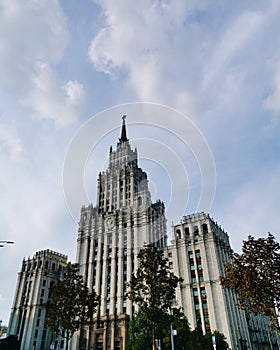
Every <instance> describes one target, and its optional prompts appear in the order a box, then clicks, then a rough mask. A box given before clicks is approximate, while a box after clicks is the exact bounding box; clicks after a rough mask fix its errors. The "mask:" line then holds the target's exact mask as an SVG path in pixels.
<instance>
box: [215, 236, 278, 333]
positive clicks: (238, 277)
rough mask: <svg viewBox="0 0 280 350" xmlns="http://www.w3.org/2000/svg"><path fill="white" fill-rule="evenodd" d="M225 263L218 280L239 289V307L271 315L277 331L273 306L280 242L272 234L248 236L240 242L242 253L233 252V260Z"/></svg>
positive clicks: (274, 304)
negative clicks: (223, 270)
mask: <svg viewBox="0 0 280 350" xmlns="http://www.w3.org/2000/svg"><path fill="white" fill-rule="evenodd" d="M224 267H225V277H221V284H222V286H223V287H225V288H232V289H235V290H236V291H237V292H238V296H239V298H238V305H239V307H240V308H242V309H244V310H245V311H246V312H247V313H249V312H253V313H255V314H256V313H262V314H264V315H266V316H268V317H270V319H271V322H272V326H273V328H275V329H277V330H278V331H279V324H278V319H277V314H276V311H275V310H280V245H279V243H278V242H277V241H276V240H275V238H274V236H273V235H272V234H270V233H269V234H268V237H267V238H259V239H255V238H254V237H252V236H249V237H248V240H247V241H244V242H243V247H242V254H241V255H239V254H237V253H234V254H233V255H232V263H226V264H225V266H224Z"/></svg>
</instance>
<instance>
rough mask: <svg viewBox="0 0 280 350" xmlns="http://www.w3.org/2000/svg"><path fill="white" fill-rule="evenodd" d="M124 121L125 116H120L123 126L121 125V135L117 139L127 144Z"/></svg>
mask: <svg viewBox="0 0 280 350" xmlns="http://www.w3.org/2000/svg"><path fill="white" fill-rule="evenodd" d="M125 119H126V115H123V116H122V120H123V124H122V133H121V137H120V139H119V141H120V142H127V141H128V138H127V136H126V126H125Z"/></svg>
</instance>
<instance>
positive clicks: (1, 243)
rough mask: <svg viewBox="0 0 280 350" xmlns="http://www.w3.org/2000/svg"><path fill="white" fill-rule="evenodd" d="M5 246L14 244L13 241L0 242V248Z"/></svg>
mask: <svg viewBox="0 0 280 350" xmlns="http://www.w3.org/2000/svg"><path fill="white" fill-rule="evenodd" d="M5 244H14V242H13V241H0V248H3V247H4V245H5Z"/></svg>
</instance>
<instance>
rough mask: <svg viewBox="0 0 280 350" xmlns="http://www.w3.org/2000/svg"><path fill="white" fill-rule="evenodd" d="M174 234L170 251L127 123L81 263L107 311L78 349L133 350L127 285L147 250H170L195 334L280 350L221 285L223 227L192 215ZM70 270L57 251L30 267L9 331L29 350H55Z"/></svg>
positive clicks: (234, 345) (243, 348)
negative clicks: (54, 288) (54, 318)
mask: <svg viewBox="0 0 280 350" xmlns="http://www.w3.org/2000/svg"><path fill="white" fill-rule="evenodd" d="M172 232H173V237H172V240H171V242H170V245H168V242H167V235H166V218H165V207H164V203H163V202H161V201H157V202H155V203H153V202H152V201H151V194H150V191H149V187H148V178H147V174H146V173H145V172H144V171H143V170H142V169H141V168H140V167H139V166H138V158H137V150H136V149H135V150H132V149H131V146H130V144H129V140H128V138H127V135H126V125H125V117H123V125H122V130H121V137H120V138H119V141H118V143H117V146H116V149H115V150H113V148H112V147H110V149H109V164H108V168H107V169H106V170H105V171H103V172H102V173H100V174H99V176H98V187H97V200H96V205H95V206H93V205H92V204H90V205H88V206H83V207H82V208H81V215H80V221H79V229H78V239H77V257H76V262H77V263H78V265H79V269H80V274H81V275H82V276H83V278H84V281H85V283H86V284H87V286H88V288H89V289H90V290H94V291H95V292H96V293H97V294H98V295H99V296H100V305H99V306H98V309H97V312H96V314H95V315H94V319H93V322H92V323H91V324H86V325H84V327H83V328H82V329H80V330H79V332H77V334H76V335H75V336H74V337H73V338H72V340H71V350H78V349H79V350H101V349H102V350H125V347H126V342H127V337H128V323H129V319H130V317H131V316H132V315H133V313H134V312H135V311H136V310H135V306H134V305H133V304H132V302H131V301H130V300H129V299H128V298H127V283H128V282H129V281H130V278H131V274H132V273H133V272H134V271H136V269H137V267H138V260H137V254H138V252H139V249H140V248H142V247H143V246H144V244H145V243H154V244H155V245H157V246H158V247H159V248H161V249H163V251H164V253H165V254H166V257H168V259H169V267H170V269H172V271H173V272H174V273H175V275H177V276H178V277H182V278H183V282H182V283H181V284H180V285H179V286H178V288H177V290H176V301H177V303H178V305H179V306H182V307H183V310H184V313H185V315H186V316H187V318H188V321H189V323H190V326H191V328H193V329H194V328H196V327H199V328H201V329H202V331H203V332H207V331H210V330H211V331H214V330H217V331H219V332H221V333H223V334H224V335H225V337H226V338H227V342H228V344H229V347H230V349H231V350H263V349H270V350H275V349H278V348H279V347H278V345H277V341H278V342H279V337H278V336H277V334H276V333H273V332H271V331H270V330H269V328H268V320H267V319H266V318H265V317H263V316H261V315H258V316H257V317H256V316H253V315H250V316H249V317H246V316H245V314H244V312H243V311H241V310H239V309H238V308H237V306H236V304H237V296H236V293H235V292H234V291H232V290H227V289H223V288H222V287H221V285H220V283H219V277H220V276H221V275H223V274H224V268H223V264H224V262H226V261H230V254H231V253H232V249H231V247H230V243H229V237H228V234H227V233H226V232H225V231H224V230H223V229H222V228H221V226H220V225H218V224H217V222H215V221H214V220H213V219H212V218H211V217H210V216H209V215H208V214H205V213H196V214H193V215H187V216H184V217H183V219H182V220H181V222H180V223H179V224H177V225H173V227H172ZM66 263H67V257H66V256H65V255H61V254H58V253H55V252H52V251H50V250H45V251H41V252H38V253H36V254H35V256H34V257H33V258H28V259H27V260H23V264H22V269H21V272H20V273H19V276H18V283H17V288H16V293H15V299H14V303H13V308H12V313H11V318H10V324H9V331H8V332H9V334H16V335H17V336H18V338H19V340H20V341H21V350H25V349H35V350H39V349H40V350H43V349H49V348H50V345H51V343H52V341H53V340H52V338H51V335H50V333H49V331H48V330H47V329H46V328H45V327H44V320H45V310H44V308H43V306H42V304H43V303H44V302H45V301H46V300H47V298H48V289H49V287H50V285H51V283H52V282H53V281H56V280H57V279H59V278H61V277H62V272H63V266H65V264H66ZM55 348H56V345H55ZM60 349H63V344H60Z"/></svg>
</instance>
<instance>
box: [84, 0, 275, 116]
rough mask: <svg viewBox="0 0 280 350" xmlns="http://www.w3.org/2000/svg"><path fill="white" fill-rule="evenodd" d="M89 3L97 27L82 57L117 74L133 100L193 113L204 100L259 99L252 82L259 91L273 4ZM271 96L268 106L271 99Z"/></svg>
mask: <svg viewBox="0 0 280 350" xmlns="http://www.w3.org/2000/svg"><path fill="white" fill-rule="evenodd" d="M96 2H97V3H98V4H99V6H100V7H101V9H102V12H103V15H104V25H103V27H102V28H101V29H100V30H99V32H98V33H97V34H96V35H95V37H94V38H93V40H92V42H91V45H90V48H89V57H90V60H91V62H92V63H93V65H94V67H95V69H97V70H98V71H101V72H104V73H105V74H108V75H109V76H111V77H112V78H113V79H125V83H126V88H127V89H128V91H130V92H131V91H134V93H135V98H136V99H139V100H141V101H153V102H158V103H163V104H168V105H170V106H173V107H175V108H178V109H180V110H182V111H183V112H186V113H187V114H188V115H195V116H197V115H200V116H201V115H203V114H204V113H205V112H206V111H208V110H209V108H212V106H214V107H216V106H217V105H220V106H221V107H223V108H231V107H232V106H234V105H236V100H239V102H240V104H241V105H242V104H246V103H247V101H246V99H247V100H248V97H250V96H248V95H249V94H250V95H251V96H254V94H255V96H256V97H257V98H259V96H258V95H257V94H258V93H259V90H260V88H259V86H258V85H257V84H261V85H262V89H263V92H262V98H263V96H264V95H265V94H266V91H265V89H266V88H267V85H269V81H268V78H269V76H266V80H265V81H263V76H264V72H265V70H266V69H267V66H266V62H267V60H268V59H270V57H271V55H273V54H274V53H275V51H277V50H278V48H277V46H279V45H278V44H277V43H276V42H275V41H272V40H271V28H273V30H274V32H275V33H277V32H279V29H280V28H279V23H278V22H279V21H278V15H279V10H280V4H279V2H277V1H268V2H267V3H266V4H264V3H262V2H255V3H254V5H252V4H250V3H248V2H246V3H244V2H239V4H238V6H236V4H234V5H233V4H232V3H231V2H227V3H224V4H223V5H221V3H220V2H216V3H215V2H214V6H213V4H211V5H209V3H207V2H205V1H195V2H194V1H189V2H185V1H180V0H177V1H173V2H172V4H171V3H170V2H168V1H160V2H157V1H152V0H145V1H143V2H141V3H137V5H135V4H134V3H132V2H130V1H127V0H123V1H120V2H118V5H116V3H115V2H114V1H112V0H107V1H96ZM275 35H277V34H275ZM258 76H259V79H258ZM249 80H250V81H249ZM252 80H255V81H253V82H252ZM252 84H253V85H252ZM120 88H122V86H121V85H120ZM277 96H278V94H277ZM271 100H272V101H271V104H273V105H274V106H275V105H276V101H277V100H276V97H272V98H271ZM258 103H259V104H260V107H261V106H262V101H258ZM223 117H224V112H223V113H220V114H217V115H216V118H223Z"/></svg>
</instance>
